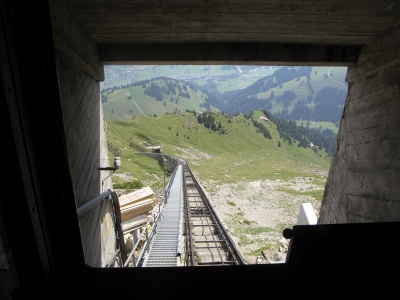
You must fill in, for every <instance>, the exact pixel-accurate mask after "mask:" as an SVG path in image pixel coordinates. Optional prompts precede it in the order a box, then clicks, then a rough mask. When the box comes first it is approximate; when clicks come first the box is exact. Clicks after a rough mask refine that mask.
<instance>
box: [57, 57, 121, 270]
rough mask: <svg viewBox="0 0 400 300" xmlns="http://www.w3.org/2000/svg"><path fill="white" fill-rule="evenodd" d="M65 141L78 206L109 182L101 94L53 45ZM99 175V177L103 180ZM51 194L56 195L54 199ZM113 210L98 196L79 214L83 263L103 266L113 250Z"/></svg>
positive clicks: (104, 187)
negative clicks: (96, 200) (97, 201)
mask: <svg viewBox="0 0 400 300" xmlns="http://www.w3.org/2000/svg"><path fill="white" fill-rule="evenodd" d="M56 55H57V70H58V76H59V84H60V93H61V102H62V108H63V113H64V119H63V121H64V127H65V132H66V143H67V149H68V156H69V160H70V168H71V178H72V181H73V186H74V190H75V199H76V206H77V208H78V207H80V206H82V205H83V204H84V203H87V202H88V201H90V200H91V199H93V198H95V197H96V196H98V195H99V194H101V193H102V192H104V191H106V190H107V189H109V188H112V180H111V177H109V178H108V179H106V180H104V179H105V178H106V177H107V176H108V175H109V171H100V170H98V168H99V167H108V166H109V160H108V150H107V140H106V133H105V130H104V128H105V126H104V121H103V111H102V105H101V100H100V86H99V83H98V82H97V80H96V79H94V78H93V77H92V76H91V75H89V74H88V72H87V70H86V68H85V67H84V66H82V67H81V68H80V67H78V66H77V65H76V64H71V63H70V62H71V59H70V56H69V55H66V54H65V53H64V52H62V51H59V50H58V51H57V52H56ZM103 180H104V182H103ZM55 200H56V199H55ZM114 219H115V218H114V211H113V207H112V205H111V202H110V201H108V200H105V201H103V202H102V203H101V204H99V205H97V206H95V207H94V208H92V209H91V210H90V211H88V212H87V213H85V214H84V215H82V216H81V217H80V218H79V225H80V229H81V238H82V243H83V248H84V252H85V260H86V263H87V264H88V265H90V266H94V267H103V266H105V265H106V264H107V263H108V262H109V261H110V260H111V258H112V256H113V255H114V253H115V251H116V243H115V241H116V238H115V226H114V222H113V220H114Z"/></svg>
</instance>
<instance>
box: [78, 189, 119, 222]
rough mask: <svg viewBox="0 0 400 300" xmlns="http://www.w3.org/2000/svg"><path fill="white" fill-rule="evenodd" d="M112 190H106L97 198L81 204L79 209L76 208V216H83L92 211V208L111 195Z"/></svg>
mask: <svg viewBox="0 0 400 300" xmlns="http://www.w3.org/2000/svg"><path fill="white" fill-rule="evenodd" d="M112 192H113V191H112V190H110V189H109V190H107V191H105V192H104V193H102V194H100V195H98V196H97V197H95V198H93V199H92V200H90V201H89V202H87V203H85V204H83V205H82V206H81V207H79V208H78V216H81V215H83V214H84V213H86V212H87V211H88V210H90V209H92V208H93V207H94V206H96V205H97V204H99V203H100V202H102V201H103V200H105V199H107V197H108V196H110V195H111V194H112Z"/></svg>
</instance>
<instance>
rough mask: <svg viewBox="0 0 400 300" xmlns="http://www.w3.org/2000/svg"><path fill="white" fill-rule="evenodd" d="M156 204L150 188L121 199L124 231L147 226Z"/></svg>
mask: <svg viewBox="0 0 400 300" xmlns="http://www.w3.org/2000/svg"><path fill="white" fill-rule="evenodd" d="M155 203H156V197H155V194H154V192H153V191H152V189H151V188H150V187H145V188H143V189H140V190H137V191H134V192H132V193H129V194H126V195H123V196H121V197H119V206H120V210H121V219H122V230H123V231H127V230H129V229H135V228H138V227H140V226H143V225H144V224H146V222H147V220H148V216H149V215H150V214H151V212H152V210H153V208H154V206H155Z"/></svg>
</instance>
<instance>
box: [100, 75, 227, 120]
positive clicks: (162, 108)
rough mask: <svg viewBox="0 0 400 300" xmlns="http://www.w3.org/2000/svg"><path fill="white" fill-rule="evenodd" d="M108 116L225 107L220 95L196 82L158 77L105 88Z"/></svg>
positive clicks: (124, 118) (118, 117)
mask: <svg viewBox="0 0 400 300" xmlns="http://www.w3.org/2000/svg"><path fill="white" fill-rule="evenodd" d="M101 100H102V103H103V111H104V116H105V118H106V119H110V120H126V119H130V118H132V117H133V116H137V115H147V116H148V115H154V114H156V115H157V114H162V113H166V112H174V111H183V110H195V111H196V112H204V111H207V110H215V111H219V110H222V108H223V107H222V105H221V104H220V102H219V101H218V99H217V98H216V97H215V96H214V95H212V94H211V93H209V92H208V91H205V90H202V89H200V88H198V87H197V86H195V85H194V84H192V83H189V82H185V81H182V80H175V79H170V78H167V77H157V78H154V79H148V80H143V81H140V82H135V83H131V84H126V85H121V86H119V87H113V88H104V89H102V90H101Z"/></svg>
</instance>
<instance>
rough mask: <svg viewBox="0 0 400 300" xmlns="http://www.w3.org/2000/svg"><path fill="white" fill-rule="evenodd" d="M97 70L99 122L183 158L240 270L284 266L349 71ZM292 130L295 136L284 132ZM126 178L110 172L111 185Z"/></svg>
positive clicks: (320, 172) (312, 193)
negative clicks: (121, 125)
mask: <svg viewBox="0 0 400 300" xmlns="http://www.w3.org/2000/svg"><path fill="white" fill-rule="evenodd" d="M104 70H105V75H106V77H105V81H103V82H101V84H100V89H101V99H102V105H103V111H104V116H105V120H106V122H107V123H109V124H112V122H117V121H120V120H124V121H126V122H128V123H130V126H132V127H135V126H136V127H137V129H135V130H133V131H132V132H128V131H127V132H126V135H127V137H128V136H129V139H127V141H126V143H129V144H130V145H131V148H135V149H131V150H132V151H138V150H137V149H139V148H138V146H139V147H142V148H141V150H142V151H143V149H145V148H146V147H150V148H151V147H158V146H155V145H162V146H161V148H162V149H163V153H164V154H169V155H173V156H177V157H183V158H182V159H185V160H186V161H187V162H188V164H189V165H190V166H191V168H192V169H193V171H194V173H195V174H196V175H197V176H198V178H199V179H200V182H201V184H202V185H203V184H204V186H203V188H204V190H205V191H206V193H207V196H208V198H209V202H210V203H211V205H212V206H213V207H214V209H215V210H216V212H217V214H218V215H219V216H220V218H221V219H222V220H223V221H222V222H223V224H224V227H226V228H227V229H228V231H229V233H230V235H231V236H233V237H234V242H235V245H236V246H237V247H238V248H240V251H241V252H242V253H245V254H246V258H247V259H246V261H247V263H251V264H259V263H274V262H276V261H279V262H283V261H284V259H285V255H286V253H287V250H288V245H289V243H288V240H286V239H285V238H283V236H282V232H283V230H284V229H285V228H291V227H292V226H293V225H296V224H300V223H298V222H299V214H300V210H301V209H300V208H301V206H302V204H305V203H306V204H310V206H311V207H312V208H311V210H312V212H314V213H315V220H316V218H318V214H319V208H320V204H321V201H322V196H323V193H324V188H325V183H326V179H327V174H328V170H329V166H330V162H331V156H332V154H333V151H334V147H335V145H336V134H337V131H338V127H339V123H340V118H341V115H342V112H343V106H344V102H345V97H346V93H347V83H346V82H345V77H346V73H347V67H331V66H329V67H322V66H318V67H298V66H260V65H255V66H252V65H248V66H246V65H106V66H105V67H104ZM208 98H210V99H211V101H209V102H208V103H207V101H206V100H208ZM232 98H233V101H232ZM221 99H222V101H221ZM217 100H218V101H221V102H222V103H219V104H217V103H218V102H217ZM213 101H214V105H213ZM235 101H236V105H237V106H236V110H235V108H234V107H233V105H232V103H235ZM149 103H151V104H149ZM246 104H247V107H246ZM314 111H315V113H314ZM164 117H168V119H164ZM172 117H174V118H172ZM208 119H210V120H211V121H210V122H208ZM207 122H208V123H207ZM145 124H146V125H145ZM233 125H235V126H233ZM140 126H141V127H140ZM111 127H113V126H111ZM111 127H109V128H111ZM238 128H239V129H238ZM296 128H297V129H298V130H299V132H300V134H301V135H300V137H299V135H298V134H299V133H297V136H296V135H295V134H294V133H293V132H292V133H290V131H296ZM199 129H200V132H199ZM228 129H229V130H228ZM279 129H281V130H279ZM164 130H165V131H164ZM230 130H233V131H231V132H229V131H230ZM202 131H204V132H202ZM246 132H248V133H251V134H254V138H255V139H256V140H258V142H257V144H256V145H255V146H254V145H252V144H254V140H251V139H250V140H248V139H246V138H244V136H243V134H244V135H248V134H246ZM271 132H272V134H271ZM324 134H325V135H324ZM112 135H114V134H112ZM112 135H111V136H112ZM167 135H170V136H172V138H171V139H170V140H168V141H167V140H165V139H164V137H165V136H167ZM200 136H201V137H200ZM316 136H317V137H316ZM324 137H326V138H325V139H324ZM111 139H112V138H111ZM224 139H226V140H224ZM118 140H120V139H118ZM205 140H210V143H209V145H206V142H205ZM108 142H110V143H111V144H113V143H115V140H113V141H112V140H109V141H108ZM221 144H224V145H225V147H222V148H221ZM132 145H134V146H132ZM249 145H250V146H249ZM135 146H136V147H135ZM247 147H249V148H250V150H249V151H247V150H246V149H245V148H247ZM325 148H326V149H325ZM150 151H151V150H150ZM272 152H276V153H279V155H278V156H276V155H275V154H271V153H272ZM217 157H218V158H217ZM132 159H133V158H132V157H130V158H129V159H125V161H131V160H132ZM137 159H139V160H140V159H142V160H143V157H141V158H140V157H139V158H137ZM217 159H218V160H219V163H218V164H216V163H215V161H216V160H217ZM220 161H225V163H220ZM132 163H133V160H132ZM148 163H149V164H155V165H156V162H152V161H151V160H150V161H149V162H148ZM128 164H129V163H128ZM136 164H137V163H136ZM126 172H128V173H129V172H130V171H129V170H128V169H125V173H124V174H126ZM134 173H136V174H139V173H140V171H138V170H137V169H135V171H134ZM161 173H162V172H159V171H157V170H156V175H155V176H157V175H158V177H159V179H158V183H157V179H155V180H153V182H152V181H149V180H147V182H146V184H145V185H149V186H150V187H152V188H154V189H155V190H157V188H158V189H161V190H162V189H163V182H162V176H160V174H161ZM123 181H124V180H123V179H122V178H121V177H120V176H119V174H114V176H113V183H114V184H116V187H118V186H121V183H122V182H123ZM164 185H165V183H164ZM119 192H123V191H119ZM159 195H160V196H161V197H162V192H161V193H159ZM312 212H311V213H312ZM310 219H312V216H311V217H310ZM197 231H198V230H197ZM198 234H200V233H198ZM128 239H129V237H128ZM130 239H131V240H129V241H128V243H130V244H132V241H133V242H135V241H134V238H133V237H132V238H130Z"/></svg>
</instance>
